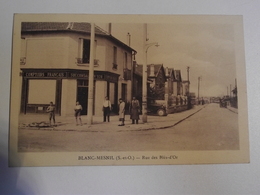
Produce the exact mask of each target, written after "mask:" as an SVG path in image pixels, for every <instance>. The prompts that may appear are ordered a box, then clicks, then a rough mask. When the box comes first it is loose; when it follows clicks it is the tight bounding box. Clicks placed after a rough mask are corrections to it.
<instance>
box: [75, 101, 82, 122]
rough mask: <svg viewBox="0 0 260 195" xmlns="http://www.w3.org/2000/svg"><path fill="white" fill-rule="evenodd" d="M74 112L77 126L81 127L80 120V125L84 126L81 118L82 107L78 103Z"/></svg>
mask: <svg viewBox="0 0 260 195" xmlns="http://www.w3.org/2000/svg"><path fill="white" fill-rule="evenodd" d="M74 110H75V117H76V125H79V124H78V119H79V121H80V125H82V121H81V117H80V115H81V110H82V106H81V105H80V104H79V102H78V101H77V102H76V106H75V108H74Z"/></svg>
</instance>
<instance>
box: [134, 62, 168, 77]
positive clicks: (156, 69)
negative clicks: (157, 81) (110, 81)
mask: <svg viewBox="0 0 260 195" xmlns="http://www.w3.org/2000/svg"><path fill="white" fill-rule="evenodd" d="M152 65H153V66H154V77H157V76H158V73H159V72H160V69H161V68H162V69H163V64H149V65H147V73H148V77H149V75H150V70H151V66H152ZM163 71H164V69H163ZM135 73H136V74H137V75H143V66H142V65H136V67H135Z"/></svg>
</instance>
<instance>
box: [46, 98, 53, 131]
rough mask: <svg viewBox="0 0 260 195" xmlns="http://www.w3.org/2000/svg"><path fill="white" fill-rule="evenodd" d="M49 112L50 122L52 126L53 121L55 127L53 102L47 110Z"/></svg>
mask: <svg viewBox="0 0 260 195" xmlns="http://www.w3.org/2000/svg"><path fill="white" fill-rule="evenodd" d="M47 112H48V113H49V121H50V126H51V119H52V120H53V125H54V126H55V106H54V105H53V102H50V105H49V106H48V108H47Z"/></svg>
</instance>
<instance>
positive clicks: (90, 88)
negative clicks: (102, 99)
mask: <svg viewBox="0 0 260 195" xmlns="http://www.w3.org/2000/svg"><path fill="white" fill-rule="evenodd" d="M94 46H95V24H94V23H91V33H90V59H89V77H88V116H87V123H88V124H89V125H90V124H92V123H93V103H94V101H93V99H94V49H95V47H94Z"/></svg>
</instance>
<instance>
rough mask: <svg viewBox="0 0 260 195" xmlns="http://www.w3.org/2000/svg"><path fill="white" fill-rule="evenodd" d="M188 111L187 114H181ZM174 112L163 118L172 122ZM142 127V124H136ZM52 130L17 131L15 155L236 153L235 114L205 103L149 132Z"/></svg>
mask: <svg viewBox="0 0 260 195" xmlns="http://www.w3.org/2000/svg"><path fill="white" fill-rule="evenodd" d="M184 112H188V111H184ZM177 115H178V113H175V114H169V115H168V116H166V117H165V118H164V119H165V120H168V121H169V120H172V119H173V118H174V117H175V116H177ZM139 125H142V124H139ZM110 128H111V129H112V128H113V126H111V125H109V123H107V128H106V129H104V130H102V131H52V130H29V129H19V132H18V136H19V139H18V151H19V152H90V151H174V150H175V151H176V150H238V149H239V135H238V115H237V114H236V113H234V112H231V111H230V110H228V109H226V108H220V107H219V105H218V104H208V105H207V106H205V107H204V108H203V109H201V110H200V111H198V112H196V113H195V114H193V115H192V116H190V117H188V118H186V119H185V120H183V121H181V122H180V123H178V124H177V125H175V126H172V127H169V128H163V129H151V130H125V131H123V130H122V131H111V130H110Z"/></svg>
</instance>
